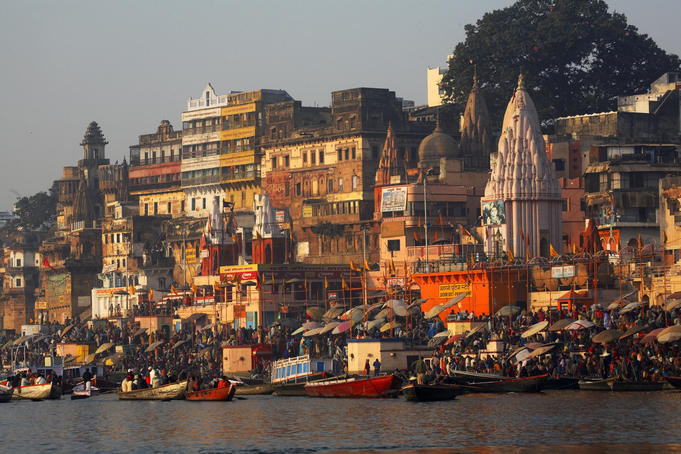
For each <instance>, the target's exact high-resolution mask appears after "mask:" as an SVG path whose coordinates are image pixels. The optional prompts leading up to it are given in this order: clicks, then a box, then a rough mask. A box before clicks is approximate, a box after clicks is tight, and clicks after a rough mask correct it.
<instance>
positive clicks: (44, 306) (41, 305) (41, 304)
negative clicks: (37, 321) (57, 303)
mask: <svg viewBox="0 0 681 454" xmlns="http://www.w3.org/2000/svg"><path fill="white" fill-rule="evenodd" d="M35 308H36V310H43V311H45V310H47V301H36V302H35Z"/></svg>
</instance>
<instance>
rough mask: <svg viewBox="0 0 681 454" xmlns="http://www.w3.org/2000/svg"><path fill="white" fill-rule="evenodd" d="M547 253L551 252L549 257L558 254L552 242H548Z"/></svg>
mask: <svg viewBox="0 0 681 454" xmlns="http://www.w3.org/2000/svg"><path fill="white" fill-rule="evenodd" d="M549 253H550V254H551V257H558V256H559V254H558V253H557V252H556V250H555V249H554V248H553V244H549Z"/></svg>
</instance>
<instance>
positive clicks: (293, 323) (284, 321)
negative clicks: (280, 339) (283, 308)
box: [275, 318, 300, 328]
mask: <svg viewBox="0 0 681 454" xmlns="http://www.w3.org/2000/svg"><path fill="white" fill-rule="evenodd" d="M275 323H279V325H281V326H283V327H284V328H295V327H297V326H299V325H300V322H298V320H294V319H292V318H280V319H279V320H277V321H276V322H275Z"/></svg>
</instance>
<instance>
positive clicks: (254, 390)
mask: <svg viewBox="0 0 681 454" xmlns="http://www.w3.org/2000/svg"><path fill="white" fill-rule="evenodd" d="M273 392H274V386H272V385H271V384H270V383H263V384H261V385H237V386H236V394H238V395H240V396H253V395H268V394H272V393H273Z"/></svg>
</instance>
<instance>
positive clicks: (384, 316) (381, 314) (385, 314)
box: [374, 308, 390, 320]
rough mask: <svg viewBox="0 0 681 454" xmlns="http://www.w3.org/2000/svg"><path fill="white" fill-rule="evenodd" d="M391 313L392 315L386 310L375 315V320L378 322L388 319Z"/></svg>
mask: <svg viewBox="0 0 681 454" xmlns="http://www.w3.org/2000/svg"><path fill="white" fill-rule="evenodd" d="M389 313H390V309H388V308H385V309H383V310H382V311H381V312H379V313H377V314H376V315H374V320H378V319H379V318H388V315H390V314H389Z"/></svg>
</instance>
